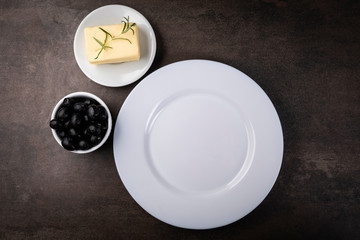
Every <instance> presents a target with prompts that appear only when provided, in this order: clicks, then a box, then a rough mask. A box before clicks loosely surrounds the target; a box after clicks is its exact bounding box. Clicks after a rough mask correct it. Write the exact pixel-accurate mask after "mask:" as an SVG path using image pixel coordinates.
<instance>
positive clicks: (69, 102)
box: [61, 98, 74, 107]
mask: <svg viewBox="0 0 360 240" xmlns="http://www.w3.org/2000/svg"><path fill="white" fill-rule="evenodd" d="M73 104H74V99H72V98H64V101H63V102H62V104H61V105H62V106H64V107H71V106H72V105H73Z"/></svg>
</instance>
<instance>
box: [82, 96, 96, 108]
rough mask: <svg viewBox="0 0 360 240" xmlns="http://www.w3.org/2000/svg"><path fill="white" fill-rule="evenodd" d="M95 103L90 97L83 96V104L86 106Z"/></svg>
mask: <svg viewBox="0 0 360 240" xmlns="http://www.w3.org/2000/svg"><path fill="white" fill-rule="evenodd" d="M95 103H96V101H95V100H93V99H90V98H85V99H84V104H85V105H86V106H88V105H90V104H95Z"/></svg>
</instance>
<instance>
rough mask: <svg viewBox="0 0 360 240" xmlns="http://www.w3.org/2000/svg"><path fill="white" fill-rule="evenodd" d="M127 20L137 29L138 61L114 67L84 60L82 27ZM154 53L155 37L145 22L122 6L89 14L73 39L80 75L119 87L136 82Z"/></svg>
mask: <svg viewBox="0 0 360 240" xmlns="http://www.w3.org/2000/svg"><path fill="white" fill-rule="evenodd" d="M123 17H129V18H130V22H135V23H136V24H137V26H138V29H139V42H140V60H139V61H133V62H125V63H115V64H101V65H93V64H90V63H89V61H88V60H87V57H86V51H85V36H84V28H86V27H93V26H100V25H110V24H119V23H121V21H122V20H124V18H123ZM155 53H156V38H155V33H154V30H153V28H152V27H151V25H150V23H149V22H148V20H147V19H146V18H145V17H144V16H143V15H142V14H141V13H139V12H138V11H136V10H135V9H132V8H130V7H127V6H123V5H107V6H104V7H100V8H98V9H96V10H94V11H92V12H91V13H90V14H89V15H87V16H86V17H85V18H84V20H83V21H82V22H81V23H80V25H79V27H78V29H77V31H76V34H75V39H74V54H75V59H76V62H77V63H78V65H79V67H80V69H81V70H82V71H83V73H84V74H85V75H86V76H87V77H88V78H90V79H91V80H93V81H94V82H96V83H98V84H101V85H104V86H108V87H120V86H125V85H128V84H130V83H133V82H135V81H136V80H138V79H140V78H141V77H142V76H143V75H144V74H145V73H146V72H147V70H149V68H150V66H151V64H152V63H153V61H154V58H155Z"/></svg>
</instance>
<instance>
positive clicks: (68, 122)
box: [64, 121, 70, 129]
mask: <svg viewBox="0 0 360 240" xmlns="http://www.w3.org/2000/svg"><path fill="white" fill-rule="evenodd" d="M69 127H70V121H66V122H65V123H64V128H65V129H68V128H69Z"/></svg>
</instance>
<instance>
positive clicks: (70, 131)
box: [68, 128, 81, 139]
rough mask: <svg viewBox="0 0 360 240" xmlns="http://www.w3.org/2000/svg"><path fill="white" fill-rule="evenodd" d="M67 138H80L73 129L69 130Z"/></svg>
mask: <svg viewBox="0 0 360 240" xmlns="http://www.w3.org/2000/svg"><path fill="white" fill-rule="evenodd" d="M68 133H69V136H70V137H72V138H74V139H75V138H80V137H81V136H80V135H79V133H78V132H77V131H76V130H75V129H74V128H70V129H69V131H68Z"/></svg>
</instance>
